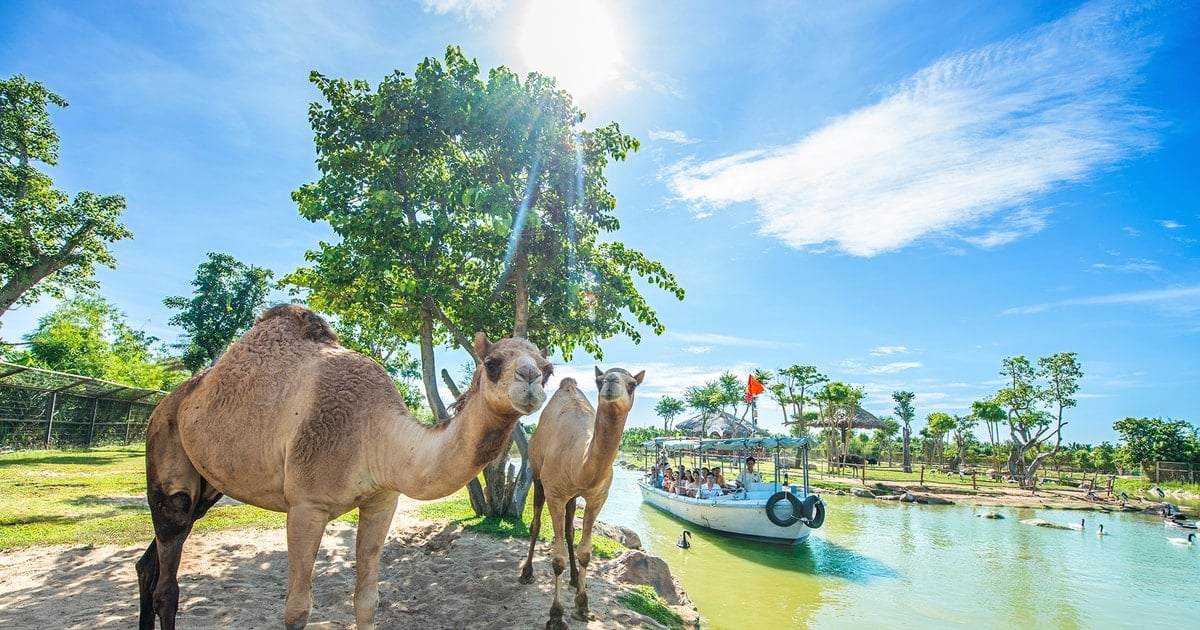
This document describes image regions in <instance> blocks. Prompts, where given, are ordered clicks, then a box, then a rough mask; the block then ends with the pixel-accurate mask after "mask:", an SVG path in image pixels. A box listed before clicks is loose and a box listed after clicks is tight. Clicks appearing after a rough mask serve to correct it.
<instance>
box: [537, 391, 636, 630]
mask: <svg viewBox="0 0 1200 630" xmlns="http://www.w3.org/2000/svg"><path fill="white" fill-rule="evenodd" d="M645 374H646V372H645V371H642V372H638V374H637V376H633V375H631V374H630V373H629V372H627V371H625V370H623V369H621V368H612V369H610V370H608V371H607V372H601V371H600V368H596V386H597V388H599V390H600V396H599V406H598V407H597V408H596V410H595V411H593V410H592V405H591V403H589V402H588V399H587V398H585V397H584V395H583V393H582V392H580V391H579V388H578V386H577V384H576V382H575V379H573V378H564V379H563V380H562V383H560V384H559V386H558V391H556V392H554V395H553V396H551V397H550V402H548V403H546V408H545V409H543V410H542V415H541V418H539V419H538V425H537V430H536V431H534V432H533V438H531V439H530V440H529V461H530V464H531V465H532V466H533V521H531V522H530V523H529V556H528V557H527V558H526V559H525V564H524V565H522V567H521V577H520V578H519V579H520V581H521V582H523V583H526V584H528V583H530V582H532V581H533V548H534V546H535V545H536V544H537V538H538V533H539V532H540V531H541V529H542V506H543V505H545V504H548V506H547V507H548V510H549V512H550V523H551V525H553V527H554V543H553V544H552V546H551V558H552V565H553V568H554V602H553V603H552V604H551V605H550V620H549V621H547V622H546V628H547V630H560V629H562V628H566V627H567V624H566V623H565V622H563V607H562V604H561V603H559V601H558V589H559V581H560V579H559V578H560V576H561V575H562V572H563V569H565V568H566V567H567V566H568V564H569V566H570V567H571V585H572V586H574V587H575V612H573V613H572V614H571V616H572V617H574V618H576V619H579V620H580V621H587V620H588V598H587V585H586V576H587V567H588V563H589V562H591V560H592V526H593V525H595V524H596V517H597V516H599V515H600V509H601V508H603V507H604V502H605V501H606V500H608V488H609V486H611V485H612V477H613V474H612V464H613V460H614V459H616V457H617V447H618V446H620V445H621V434H622V433H623V432H624V431H625V419H626V418H627V417H629V410H630V409H632V408H633V392H634V390H635V389H637V386H638V385H641V384H642V377H644V376H645ZM579 497H582V498H583V500H584V507H583V533H582V537H581V538H580V540H579V548H578V550H576V549H575V547H574V545H573V542H574V540H575V500H576V499H577V498H579ZM564 541H565V548H564ZM577 560H578V567H577V566H576V561H577Z"/></svg>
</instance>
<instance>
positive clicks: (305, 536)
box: [283, 505, 329, 630]
mask: <svg viewBox="0 0 1200 630" xmlns="http://www.w3.org/2000/svg"><path fill="white" fill-rule="evenodd" d="M328 523H329V515H328V514H327V513H326V512H325V511H324V510H321V509H319V508H317V507H314V506H311V505H299V506H292V507H291V508H289V509H288V513H287V548H288V585H287V599H286V600H284V604H283V625H284V627H286V628H287V630H300V629H301V628H303V627H304V626H306V625H308V615H309V614H310V613H311V612H312V605H313V598H312V576H313V564H314V563H315V562H316V561H317V550H318V549H320V547H321V536H323V535H324V534H325V525H326V524H328Z"/></svg>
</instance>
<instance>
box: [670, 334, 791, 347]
mask: <svg viewBox="0 0 1200 630" xmlns="http://www.w3.org/2000/svg"><path fill="white" fill-rule="evenodd" d="M667 335H668V336H670V337H673V338H675V339H679V340H681V341H684V342H687V343H694V344H699V345H707V346H751V347H755V348H773V347H777V346H779V345H781V344H783V343H785V342H779V341H774V340H770V339H748V338H746V337H734V336H732V335H721V334H716V333H667Z"/></svg>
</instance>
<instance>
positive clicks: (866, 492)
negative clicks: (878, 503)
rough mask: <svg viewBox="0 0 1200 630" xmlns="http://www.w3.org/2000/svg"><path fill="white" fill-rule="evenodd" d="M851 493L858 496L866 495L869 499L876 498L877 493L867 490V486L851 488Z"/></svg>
mask: <svg viewBox="0 0 1200 630" xmlns="http://www.w3.org/2000/svg"><path fill="white" fill-rule="evenodd" d="M850 494H853V495H854V496H856V497H864V498H867V499H874V498H875V493H874V492H871V491H870V490H867V489H866V488H851V489H850Z"/></svg>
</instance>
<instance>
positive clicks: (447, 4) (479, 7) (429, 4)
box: [421, 0, 504, 18]
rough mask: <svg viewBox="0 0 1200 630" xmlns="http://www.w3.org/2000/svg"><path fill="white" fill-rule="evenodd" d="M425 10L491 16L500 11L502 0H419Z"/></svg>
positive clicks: (466, 15) (464, 15) (440, 13)
mask: <svg viewBox="0 0 1200 630" xmlns="http://www.w3.org/2000/svg"><path fill="white" fill-rule="evenodd" d="M421 5H422V6H424V7H425V10H426V11H432V12H433V13H437V14H439V15H445V14H447V13H458V14H461V15H462V16H463V17H466V18H471V17H475V16H477V15H478V16H480V17H491V16H493V15H496V14H497V13H499V12H500V9H501V8H502V7H503V6H504V2H503V0H421Z"/></svg>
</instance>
